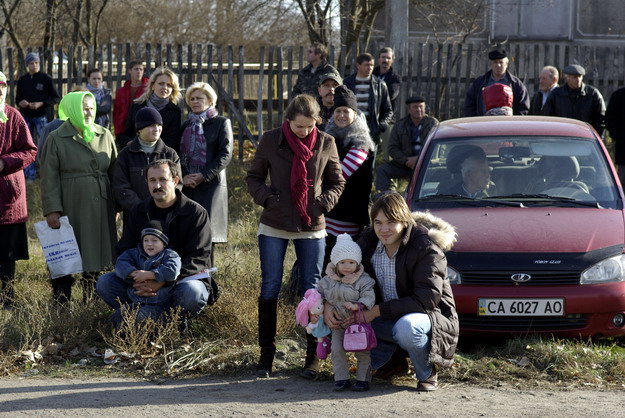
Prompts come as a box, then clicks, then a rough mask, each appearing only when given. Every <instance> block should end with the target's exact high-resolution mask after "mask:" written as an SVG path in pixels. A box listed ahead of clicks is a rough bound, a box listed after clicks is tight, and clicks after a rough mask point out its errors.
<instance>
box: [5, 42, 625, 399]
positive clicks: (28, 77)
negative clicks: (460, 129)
mask: <svg viewBox="0 0 625 418" xmlns="http://www.w3.org/2000/svg"><path fill="white" fill-rule="evenodd" d="M488 58H489V63H490V70H489V71H488V72H487V73H485V74H484V75H482V76H480V77H478V78H476V79H475V81H474V82H473V83H472V84H471V86H470V87H469V89H468V91H467V93H466V98H465V116H482V115H502V114H503V115H527V114H532V115H553V116H562V117H571V118H576V119H580V120H583V121H586V122H588V123H589V124H591V125H592V126H593V127H594V128H595V129H596V130H597V132H598V133H599V134H600V135H601V134H603V129H604V126H605V125H607V128H608V130H609V131H610V133H611V134H612V135H613V136H614V138H615V139H617V140H619V139H620V137H625V127H623V126H622V122H621V121H620V120H619V116H618V115H620V113H622V112H621V111H622V109H623V108H625V89H621V90H618V91H617V92H616V93H614V95H613V96H612V99H611V101H610V104H609V106H608V109H607V114H606V110H605V104H604V101H603V98H602V96H601V94H600V93H599V91H598V90H597V89H595V88H593V87H592V86H589V85H587V84H585V83H584V82H583V77H584V75H585V70H584V68H583V67H581V66H579V65H576V64H574V65H569V66H567V67H565V68H564V69H563V71H562V73H563V75H564V79H565V83H564V84H563V85H561V86H559V85H558V78H559V72H558V70H557V69H556V68H554V67H552V66H546V67H544V68H543V70H542V71H541V72H540V75H539V81H540V89H539V91H538V92H536V94H535V95H534V96H533V98H532V99H531V100H530V96H529V94H528V90H527V88H526V87H525V86H524V84H523V83H522V81H521V80H520V79H519V78H517V77H515V76H514V75H513V74H511V73H510V72H509V70H508V63H509V58H508V55H507V53H506V51H504V50H493V51H491V52H490V53H489V55H488ZM307 60H308V65H307V66H306V67H304V68H303V69H301V70H300V72H299V75H298V80H297V82H296V84H295V87H294V89H293V99H292V100H291V101H290V103H289V104H288V107H287V109H286V112H285V118H284V121H283V122H282V125H281V126H280V127H278V128H276V129H272V130H269V131H267V132H265V133H263V135H262V138H261V139H260V141H259V145H258V148H257V150H256V152H255V154H254V158H253V160H252V162H251V165H250V167H249V170H248V171H247V176H246V178H245V181H246V183H247V190H248V192H249V194H250V195H251V197H252V199H253V201H254V202H255V203H256V204H258V205H260V206H262V213H261V216H260V220H259V225H258V229H257V237H258V249H259V257H260V276H261V285H260V291H259V297H258V345H259V347H260V357H259V360H258V363H257V365H256V376H258V377H260V378H266V377H269V376H270V375H271V374H272V373H273V360H274V356H275V353H276V334H277V322H278V299H279V297H280V292H281V289H282V286H283V276H284V260H285V254H286V249H287V247H288V245H289V242H290V241H292V243H293V246H294V248H295V254H296V258H297V262H296V266H297V274H296V276H297V279H298V280H297V283H296V287H297V289H296V292H297V293H298V294H299V295H300V296H304V295H306V294H307V291H309V290H310V289H313V288H318V290H319V291H320V293H321V294H322V296H323V297H324V298H325V299H326V304H325V309H324V311H323V314H322V319H323V321H324V322H325V324H327V325H328V326H329V328H330V329H331V330H332V340H333V345H332V346H333V351H332V360H333V362H334V370H335V384H334V390H336V391H342V390H346V389H352V390H355V391H365V390H368V389H369V384H370V381H371V378H372V376H373V375H375V376H377V377H380V378H389V377H391V376H393V375H395V374H401V373H406V372H407V370H408V363H407V360H406V359H407V358H409V359H410V361H411V363H412V366H413V368H414V371H415V377H416V381H417V389H418V390H420V391H432V390H435V389H437V387H438V374H437V368H438V367H449V366H450V365H451V364H452V362H453V356H454V352H455V348H456V345H457V341H458V316H457V314H456V311H455V305H454V299H453V294H452V291H451V287H450V284H449V280H447V268H446V259H445V251H447V250H449V249H450V248H451V247H452V245H453V243H454V241H455V231H454V228H453V227H452V226H451V225H449V224H448V223H446V222H445V221H443V220H442V219H439V218H436V217H433V216H431V215H429V214H425V213H411V211H410V209H409V208H408V206H407V204H406V202H405V201H404V199H403V198H402V196H401V194H399V193H398V192H395V191H392V190H391V189H392V188H393V182H394V181H395V180H396V179H407V178H409V177H410V176H411V175H412V172H413V170H414V167H415V166H416V164H417V161H418V158H419V155H420V153H421V150H422V148H423V145H424V143H425V141H426V139H427V137H428V134H429V132H430V131H431V130H432V129H433V128H435V127H436V126H437V125H438V120H437V119H436V118H434V117H432V116H430V115H429V114H428V107H427V99H426V98H425V97H423V96H419V95H416V96H412V97H409V98H408V99H407V100H406V101H405V105H406V116H405V117H404V118H402V119H399V120H395V115H396V114H398V113H399V104H398V103H397V102H398V100H397V98H398V96H399V93H400V89H401V78H400V77H399V76H398V75H397V74H396V73H394V72H393V61H394V55H393V50H392V49H391V48H388V47H385V48H382V50H380V52H379V55H378V64H379V65H378V66H377V67H376V66H375V63H374V61H375V58H374V57H373V56H372V55H371V54H368V53H364V54H361V55H359V56H358V57H356V63H355V68H356V71H355V72H354V73H353V74H351V75H349V76H347V77H346V78H345V79H343V78H342V77H341V75H340V74H339V72H338V71H337V70H336V69H335V68H334V67H332V65H330V64H328V62H327V49H326V47H325V46H324V45H321V44H313V45H311V46H310V48H309V49H308V50H307ZM39 64H40V62H39V57H38V55H37V54H35V53H30V54H28V56H27V57H26V61H25V65H26V67H27V69H28V71H27V73H26V74H25V75H24V76H23V77H21V78H20V80H19V81H18V88H17V96H16V103H17V107H18V109H19V111H18V110H16V109H14V108H13V107H10V106H8V105H6V104H5V98H6V93H7V82H6V77H5V76H4V74H2V73H0V176H1V177H2V178H3V179H4V180H5V181H3V182H2V183H0V192H1V193H0V206H1V208H2V211H1V212H0V233H1V234H2V236H3V238H5V239H3V240H0V278H1V279H2V280H1V282H0V283H1V286H2V288H1V289H2V295H3V298H2V300H3V301H4V303H5V304H6V305H7V307H10V306H9V305H10V304H11V301H12V293H11V292H12V285H11V281H12V280H13V278H14V276H15V266H16V264H15V262H16V261H17V260H23V259H27V258H28V245H27V244H28V240H27V235H26V220H27V209H26V198H25V193H26V188H25V184H26V183H25V179H32V178H36V177H37V176H40V177H41V200H42V202H41V203H42V209H43V214H44V216H45V218H46V222H47V224H48V226H49V227H50V228H53V229H57V228H59V227H60V221H59V219H60V217H61V216H68V217H69V220H70V223H71V225H72V227H73V229H74V232H75V235H76V240H77V242H78V246H79V248H80V252H81V256H82V261H83V270H84V273H82V276H81V277H80V282H81V284H82V286H83V293H84V294H89V293H90V292H93V291H95V292H96V293H97V295H99V296H100V297H101V298H102V299H103V300H104V301H105V302H106V303H107V304H108V305H109V306H110V307H111V308H112V309H114V310H115V312H114V314H113V315H112V317H111V319H112V321H113V323H115V324H119V323H120V322H121V321H122V317H123V315H124V312H125V311H127V310H130V309H132V310H135V311H136V312H137V320H138V321H142V320H144V319H146V318H152V319H156V320H158V319H159V318H161V316H162V315H163V313H165V312H168V311H169V310H170V309H172V308H179V309H180V311H181V313H182V321H181V328H182V329H184V328H185V327H186V324H187V321H188V320H189V319H192V318H194V317H196V316H197V315H199V314H200V312H201V311H202V309H203V308H204V307H205V306H206V305H210V304H213V303H214V302H215V301H216V299H217V297H218V295H219V291H218V290H219V289H218V286H217V283H216V282H215V280H214V279H213V278H212V277H211V274H210V273H209V269H210V268H211V267H212V265H213V263H214V259H213V258H214V244H216V243H225V242H227V232H228V231H227V225H228V192H227V183H226V168H227V166H228V164H229V163H230V161H231V158H232V152H233V133H232V125H231V122H230V120H229V119H228V118H226V117H223V116H221V115H219V112H218V109H217V108H216V103H217V94H216V92H215V90H214V89H213V88H212V87H211V86H210V85H209V84H207V83H203V82H196V83H194V84H192V85H191V86H188V87H187V88H186V90H184V92H183V91H182V89H181V87H180V85H179V82H178V77H177V76H176V74H175V73H174V72H173V71H171V70H170V69H168V68H165V67H163V68H158V69H156V70H154V71H153V72H152V74H151V75H150V77H149V78H147V77H145V76H144V70H145V68H144V66H143V63H142V62H140V61H133V62H130V63H129V64H128V66H127V69H128V74H129V79H128V80H127V81H126V82H125V83H124V85H123V86H122V87H120V88H119V89H117V91H116V92H115V95H114V96H115V98H114V99H113V97H112V94H111V91H110V90H108V89H106V88H105V87H104V86H103V75H102V72H101V71H100V70H99V69H97V68H94V69H92V70H90V71H89V72H88V74H87V76H88V80H89V82H88V84H87V86H86V88H85V89H78V90H77V91H74V92H71V93H68V94H66V95H65V96H64V97H63V98H62V99H61V100H60V103H59V95H58V94H57V93H56V91H55V89H54V86H53V84H52V80H51V79H50V77H49V76H47V75H46V74H44V73H41V72H40V70H39ZM183 96H184V100H183ZM57 103H58V116H59V119H58V120H55V121H52V122H50V123H49V124H48V121H49V120H51V119H52V117H53V114H52V113H51V112H52V111H53V109H54V105H55V104H57ZM185 104H186V108H185V106H184V105H185ZM111 109H112V125H113V126H112V129H113V130H114V134H115V136H114V135H113V134H112V133H111V131H110V130H109V129H108V127H109V123H110V119H109V116H110V113H111ZM185 109H186V111H185ZM185 115H186V119H185V120H184V121H183V119H184V118H185ZM604 116H605V121H604ZM622 143H625V141H621V146H620V147H619V146H618V144H619V142H618V141H617V153H616V154H617V157H616V163H617V165H618V166H619V174H620V175H622V176H625V149H621V148H624V146H623V145H622ZM38 147H39V151H38ZM382 147H385V150H386V155H387V156H388V161H385V162H384V163H382V164H380V165H379V166H377V167H376V164H375V161H376V156H377V154H378V152H379V151H380V150H381V148H382ZM38 153H39V156H38V157H37V161H35V157H36V156H37V154H38ZM469 157H470V158H464V159H463V160H462V163H460V162H459V163H458V171H459V172H462V178H463V181H462V182H460V183H458V184H457V185H454V187H456V188H457V189H458V190H461V191H454V193H461V192H462V193H464V192H466V193H470V194H472V195H475V196H480V195H483V194H484V193H485V192H484V190H486V189H487V187H486V184H487V182H488V177H487V176H486V177H485V178H483V177H484V176H481V177H480V172H481V171H484V169H483V167H482V163H483V162H484V158H483V156H482V155H478V154H475V153H473V154H471V155H470V156H469ZM449 159H450V160H453V156H451V155H450V156H449ZM480 170H481V171H480ZM119 213H122V217H123V232H122V236H121V238H120V239H119V241H118V240H117V234H116V226H115V225H116V216H117V214H119ZM112 267H114V269H113V270H112V271H108V272H107V269H108V270H110V269H111V268H112ZM74 281H75V278H74V277H73V276H72V275H68V276H63V277H60V278H56V279H54V280H52V289H53V295H54V298H55V300H56V301H57V302H59V303H61V304H67V303H68V301H69V300H71V297H72V296H71V295H72V294H71V290H72V286H73V285H74ZM363 319H364V320H365V321H366V322H368V323H371V325H372V327H373V329H374V331H375V335H376V336H377V341H378V344H377V347H375V348H373V349H372V350H370V352H369V351H367V352H365V353H360V354H358V355H357V358H358V369H357V373H356V375H357V376H356V383H354V384H353V385H352V384H351V380H350V373H349V367H347V363H346V359H345V352H344V350H343V347H342V346H341V339H342V338H343V335H344V331H345V329H346V328H347V327H348V326H349V325H352V324H354V323H356V322H358V321H359V320H360V321H362V320H363ZM317 345H318V340H317V338H316V337H315V336H314V335H312V334H307V336H306V347H307V348H306V356H305V363H304V367H303V370H302V372H301V374H300V375H301V376H302V377H304V378H307V379H314V378H316V377H317V374H318V373H319V370H320V366H321V361H322V359H321V358H319V356H318V353H319V352H318V350H317Z"/></svg>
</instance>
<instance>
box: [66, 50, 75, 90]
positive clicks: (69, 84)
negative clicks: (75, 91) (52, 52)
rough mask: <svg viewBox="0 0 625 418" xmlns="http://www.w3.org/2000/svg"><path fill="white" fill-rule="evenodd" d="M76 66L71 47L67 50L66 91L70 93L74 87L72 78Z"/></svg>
mask: <svg viewBox="0 0 625 418" xmlns="http://www.w3.org/2000/svg"><path fill="white" fill-rule="evenodd" d="M75 65H76V60H75V59H74V47H73V46H72V45H70V46H69V48H67V91H68V92H69V91H72V88H73V86H74V83H73V78H74V66H75Z"/></svg>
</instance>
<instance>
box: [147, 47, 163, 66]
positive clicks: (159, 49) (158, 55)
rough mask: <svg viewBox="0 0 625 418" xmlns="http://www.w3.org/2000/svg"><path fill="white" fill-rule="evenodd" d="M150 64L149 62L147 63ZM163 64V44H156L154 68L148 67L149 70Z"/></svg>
mask: <svg viewBox="0 0 625 418" xmlns="http://www.w3.org/2000/svg"><path fill="white" fill-rule="evenodd" d="M148 65H150V63H148ZM162 66H163V45H161V44H156V58H155V59H154V68H148V70H150V72H151V71H152V70H153V69H155V68H159V67H162Z"/></svg>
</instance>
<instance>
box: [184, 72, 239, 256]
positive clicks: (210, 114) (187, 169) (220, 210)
mask: <svg viewBox="0 0 625 418" xmlns="http://www.w3.org/2000/svg"><path fill="white" fill-rule="evenodd" d="M185 99H186V101H187V105H188V106H189V107H190V108H191V112H189V117H188V119H187V120H186V121H185V122H184V124H183V125H182V139H181V142H180V163H181V165H182V184H183V186H184V187H183V189H182V191H183V192H184V194H185V195H187V196H188V197H189V198H191V199H193V200H195V201H196V202H197V203H199V204H200V205H202V206H203V207H204V208H205V209H206V210H207V211H208V215H209V217H210V222H211V231H212V238H213V243H215V242H227V241H228V235H227V233H228V188H227V182H226V167H227V166H228V164H230V160H231V159H232V142H233V139H232V125H231V123H230V119H228V118H225V117H223V116H219V115H218V114H217V110H216V109H215V103H216V102H217V94H216V93H215V90H213V88H212V87H211V86H210V85H209V84H207V83H202V82H198V83H194V84H192V85H191V86H190V87H189V88H188V89H187V92H186V94H185ZM212 254H213V252H212V251H211V256H212Z"/></svg>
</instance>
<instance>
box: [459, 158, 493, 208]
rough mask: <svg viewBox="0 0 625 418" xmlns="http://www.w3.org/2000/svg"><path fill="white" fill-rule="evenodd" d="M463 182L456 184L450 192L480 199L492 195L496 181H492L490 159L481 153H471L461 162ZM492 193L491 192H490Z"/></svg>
mask: <svg viewBox="0 0 625 418" xmlns="http://www.w3.org/2000/svg"><path fill="white" fill-rule="evenodd" d="M460 172H461V173H462V182H459V183H457V184H456V185H454V186H453V187H452V188H451V189H450V190H449V191H448V193H449V194H455V195H459V196H466V197H470V198H473V199H480V198H484V197H488V196H492V195H493V194H495V193H494V191H493V188H494V183H493V182H491V181H490V172H491V169H490V167H489V165H488V160H487V159H486V158H485V157H483V156H481V155H471V156H469V157H467V158H466V159H465V160H464V161H462V163H461V164H460ZM489 193H490V194H489Z"/></svg>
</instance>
